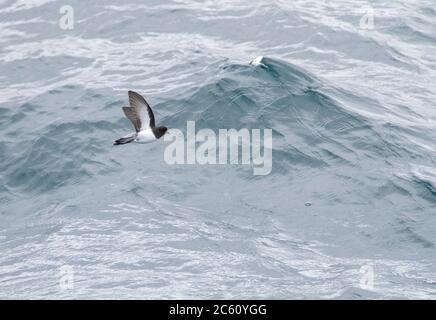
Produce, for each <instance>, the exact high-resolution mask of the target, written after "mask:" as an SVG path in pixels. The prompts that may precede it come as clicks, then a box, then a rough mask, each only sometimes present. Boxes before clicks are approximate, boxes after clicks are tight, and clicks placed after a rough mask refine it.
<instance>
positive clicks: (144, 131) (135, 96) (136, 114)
mask: <svg viewBox="0 0 436 320" xmlns="http://www.w3.org/2000/svg"><path fill="white" fill-rule="evenodd" d="M128 93H129V104H130V106H129V107H123V111H124V114H125V115H126V117H127V118H128V119H129V120H130V121H131V122H132V124H133V127H134V128H135V131H136V132H135V133H131V134H129V135H127V136H125V137H122V138H120V139H118V140H115V141H114V145H119V144H126V143H129V142H137V143H149V142H153V141H156V140H157V139H159V138H160V137H162V136H163V135H164V134H165V133H166V132H167V130H168V128H167V127H163V126H161V127H156V125H155V121H154V114H153V110H151V108H150V106H149V104H148V103H147V101H145V99H144V98H143V97H142V96H141V95H140V94H139V93H136V92H134V91H129V92H128Z"/></svg>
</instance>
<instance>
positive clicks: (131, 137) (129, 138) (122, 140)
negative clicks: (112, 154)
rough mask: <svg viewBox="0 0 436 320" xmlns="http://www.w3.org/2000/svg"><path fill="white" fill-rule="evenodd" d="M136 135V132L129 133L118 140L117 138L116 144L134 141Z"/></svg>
mask: <svg viewBox="0 0 436 320" xmlns="http://www.w3.org/2000/svg"><path fill="white" fill-rule="evenodd" d="M135 137H136V134H135V133H132V134H129V135H128V136H125V137H122V138H119V139H118V140H115V141H114V145H115V146H117V145H119V144H126V143H129V142H132V141H133V140H135Z"/></svg>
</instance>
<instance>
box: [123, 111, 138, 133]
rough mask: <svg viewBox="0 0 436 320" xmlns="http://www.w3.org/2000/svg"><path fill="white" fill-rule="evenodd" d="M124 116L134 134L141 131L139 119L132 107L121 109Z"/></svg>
mask: <svg viewBox="0 0 436 320" xmlns="http://www.w3.org/2000/svg"><path fill="white" fill-rule="evenodd" d="M123 111H124V114H125V115H126V117H127V119H129V120H130V121H131V122H132V124H133V126H134V127H135V130H136V132H139V131H141V118H140V117H139V115H138V114H137V113H136V110H135V108H133V107H123Z"/></svg>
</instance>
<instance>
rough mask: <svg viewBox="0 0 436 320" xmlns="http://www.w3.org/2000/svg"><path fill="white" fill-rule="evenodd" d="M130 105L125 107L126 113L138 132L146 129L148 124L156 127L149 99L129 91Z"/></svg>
mask: <svg viewBox="0 0 436 320" xmlns="http://www.w3.org/2000/svg"><path fill="white" fill-rule="evenodd" d="M129 103H130V107H123V111H124V114H125V115H126V117H127V118H128V119H129V120H130V121H131V122H132V124H133V126H134V127H135V130H136V132H139V131H141V130H144V129H146V127H147V126H149V127H150V128H154V126H155V122H154V114H153V110H151V108H150V106H149V105H148V103H147V101H145V99H144V98H143V97H142V96H141V95H140V94H138V93H136V92H134V91H129Z"/></svg>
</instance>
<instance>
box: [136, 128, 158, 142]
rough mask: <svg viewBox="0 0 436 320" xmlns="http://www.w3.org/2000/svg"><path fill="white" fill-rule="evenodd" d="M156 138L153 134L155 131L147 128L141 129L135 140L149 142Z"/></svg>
mask: <svg viewBox="0 0 436 320" xmlns="http://www.w3.org/2000/svg"><path fill="white" fill-rule="evenodd" d="M155 140H156V137H155V136H154V134H153V131H151V129H146V130H142V131H139V132H138V134H137V136H136V139H135V142H138V143H149V142H153V141H155Z"/></svg>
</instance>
